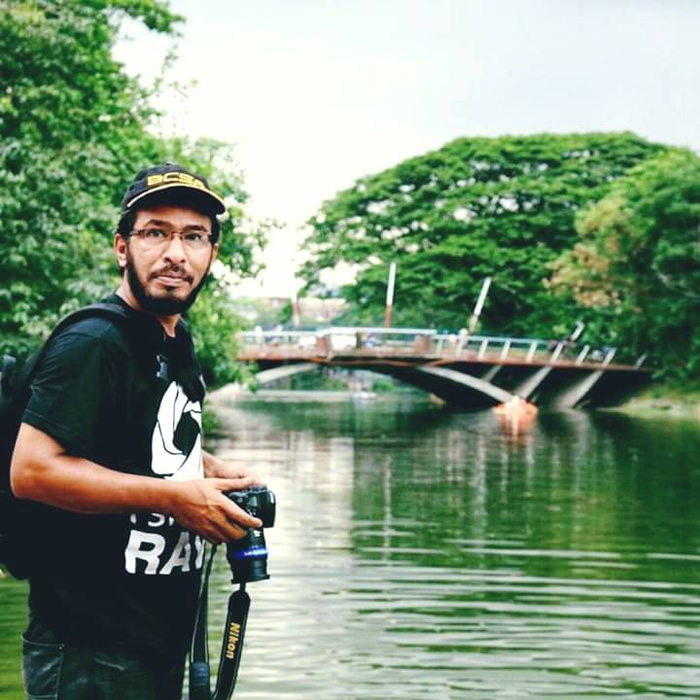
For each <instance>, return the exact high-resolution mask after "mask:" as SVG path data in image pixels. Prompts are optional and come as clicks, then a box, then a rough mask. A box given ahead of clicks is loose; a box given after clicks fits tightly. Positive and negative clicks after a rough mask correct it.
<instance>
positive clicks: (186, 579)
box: [11, 164, 261, 700]
mask: <svg viewBox="0 0 700 700" xmlns="http://www.w3.org/2000/svg"><path fill="white" fill-rule="evenodd" d="M224 210H225V205H224V202H223V201H222V199H221V198H220V197H219V196H218V195H217V194H215V193H214V192H213V191H211V190H210V189H209V185H208V183H207V181H206V180H205V179H204V178H203V177H199V176H197V175H194V174H192V173H190V172H187V171H186V170H185V169H184V168H182V167H180V166H177V165H173V164H165V165H162V166H158V167H154V168H150V169H147V170H144V171H142V172H140V173H139V174H138V175H137V176H136V178H135V180H134V182H133V183H132V184H131V185H130V186H129V188H128V189H127V192H126V195H125V197H124V201H123V204H122V214H121V219H120V221H119V225H118V228H117V232H116V234H115V237H114V249H115V253H116V257H117V261H118V263H119V266H120V268H121V270H122V272H123V277H122V281H121V285H120V287H119V289H118V290H117V292H116V293H115V294H114V295H112V296H111V297H110V298H108V299H107V300H106V301H107V302H109V303H113V304H117V305H121V306H122V307H123V308H124V309H125V310H126V312H127V318H126V319H125V320H114V319H110V318H107V317H103V316H99V317H98V316H94V317H89V318H86V319H83V320H80V321H78V322H76V323H75V324H73V325H71V326H69V327H68V328H67V329H65V330H63V331H62V332H60V333H59V334H58V336H57V337H56V338H55V339H54V340H53V341H52V343H51V345H50V347H49V350H48V352H47V354H46V356H45V358H44V360H43V362H42V364H41V367H40V370H39V372H38V374H37V376H36V379H35V380H34V383H33V384H32V397H31V400H30V402H29V405H28V406H27V409H26V412H25V414H24V418H23V423H22V426H21V428H20V433H19V436H18V439H17V443H16V446H15V451H14V455H13V461H12V467H11V482H12V488H13V491H14V492H15V494H16V495H17V496H18V497H19V498H22V499H28V500H29V501H33V502H35V503H32V504H31V507H32V508H34V509H35V513H34V514H33V516H32V517H33V520H32V528H31V529H32V531H33V533H35V535H36V536H35V538H34V539H35V541H34V542H33V543H32V551H33V560H34V562H35V564H34V565H33V570H32V572H31V574H30V595H29V610H30V614H29V624H28V627H27V630H26V633H25V638H24V650H23V651H24V678H25V685H26V689H27V694H28V696H29V697H30V698H39V697H41V698H57V699H58V700H82V699H85V700H99V699H101V698H104V699H105V700H111V699H112V698H129V699H136V700H153V699H156V698H157V699H158V700H175V699H176V698H180V697H181V694H182V682H183V672H184V665H185V656H186V651H187V648H188V646H189V640H190V637H191V634H192V628H193V620H194V614H195V608H196V602H197V597H198V588H199V583H200V572H201V568H202V560H203V556H204V552H203V548H204V545H203V540H208V541H210V542H215V543H220V542H225V541H228V540H230V539H233V538H240V537H242V536H243V534H244V532H245V530H244V528H249V527H260V526H261V523H260V521H259V520H257V519H256V518H253V517H251V516H250V515H248V514H247V513H246V512H245V511H243V510H242V509H240V508H239V507H238V506H236V505H235V504H234V503H233V502H232V501H231V500H230V499H229V498H227V497H226V496H225V495H224V493H225V492H227V491H231V490H241V489H245V488H248V487H250V486H252V485H256V484H259V483H260V482H259V479H258V478H257V477H256V476H255V475H254V474H253V473H252V472H250V471H249V470H246V469H240V468H231V467H229V466H227V465H226V464H224V463H223V462H222V461H221V460H219V459H217V458H215V457H214V456H213V455H210V454H208V453H207V452H205V451H204V450H203V449H202V446H201V406H202V400H203V396H204V391H203V387H202V383H201V380H200V373H199V368H198V366H197V363H196V359H195V357H194V352H193V348H192V343H191V339H190V336H189V334H188V332H187V329H186V328H185V326H184V323H183V322H182V321H181V320H180V316H181V314H182V313H183V312H184V311H186V310H187V308H189V306H190V305H191V304H192V303H193V302H194V300H195V298H196V297H197V294H198V292H199V290H200V289H201V287H202V285H203V284H204V281H205V278H206V275H207V273H208V272H209V269H210V267H211V264H212V263H213V261H214V260H215V259H216V256H217V252H218V247H219V244H218V237H219V224H218V221H217V218H216V216H217V214H220V213H223V211H224ZM205 476H206V477H208V478H204V477H205Z"/></svg>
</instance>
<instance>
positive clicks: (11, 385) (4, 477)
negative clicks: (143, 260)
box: [0, 303, 131, 578]
mask: <svg viewBox="0 0 700 700" xmlns="http://www.w3.org/2000/svg"><path fill="white" fill-rule="evenodd" d="M95 316H103V317H106V318H109V319H111V320H113V321H114V322H115V323H120V322H122V321H125V320H126V319H129V318H130V317H131V313H130V312H129V310H128V309H126V308H125V307H123V306H121V305H119V304H108V303H98V304H91V305H90V306H86V307H84V308H82V309H78V311H74V312H73V313H71V314H68V316H65V317H64V318H63V319H62V320H61V321H59V323H58V325H57V326H56V327H55V328H54V329H53V331H52V333H51V335H50V336H49V338H48V340H47V341H46V342H45V343H44V345H43V346H42V347H41V348H40V349H39V350H38V351H37V352H36V353H35V354H34V355H33V356H32V357H30V358H29V360H27V362H26V363H25V364H24V365H22V367H18V365H17V362H16V361H15V358H14V357H11V356H9V355H5V356H4V357H3V359H2V366H1V367H0V565H2V566H3V567H4V568H5V569H7V570H8V571H9V572H10V573H11V574H12V575H13V576H14V577H15V578H26V577H27V576H28V575H29V572H30V566H31V552H29V551H28V547H26V546H23V532H25V527H28V526H30V525H31V523H30V519H31V511H32V507H33V505H34V504H32V503H31V502H30V501H23V500H21V499H18V498H15V496H14V494H13V493H12V489H11V488H10V463H11V461H12V453H13V451H14V447H15V441H16V440H17V433H18V432H19V427H20V424H21V422H22V416H23V414H24V409H25V408H26V406H27V404H28V403H29V398H30V396H31V390H30V387H31V384H32V381H34V377H35V375H36V373H37V370H38V369H39V366H40V364H41V361H42V359H43V357H44V355H45V354H46V350H47V348H48V346H49V343H50V342H51V340H52V339H53V338H54V337H55V336H56V335H57V334H58V333H59V332H60V331H62V330H64V329H65V328H67V327H68V326H70V325H72V324H74V323H77V322H78V321H81V320H83V319H85V318H90V317H95Z"/></svg>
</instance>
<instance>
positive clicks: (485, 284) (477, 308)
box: [469, 277, 491, 333]
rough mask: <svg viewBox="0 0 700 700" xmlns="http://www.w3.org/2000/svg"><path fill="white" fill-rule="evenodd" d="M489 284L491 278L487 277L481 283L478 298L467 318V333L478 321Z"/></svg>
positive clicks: (471, 330) (472, 329) (471, 331)
mask: <svg viewBox="0 0 700 700" xmlns="http://www.w3.org/2000/svg"><path fill="white" fill-rule="evenodd" d="M490 286H491V278H490V277H487V278H486V279H485V280H484V282H483V284H482V285H481V292H479V298H478V299H477V302H476V306H475V307H474V311H472V315H471V318H470V319H469V333H473V332H474V329H475V328H476V324H477V323H478V322H479V316H481V309H483V307H484V302H485V301H486V295H487V294H488V293H489V287H490Z"/></svg>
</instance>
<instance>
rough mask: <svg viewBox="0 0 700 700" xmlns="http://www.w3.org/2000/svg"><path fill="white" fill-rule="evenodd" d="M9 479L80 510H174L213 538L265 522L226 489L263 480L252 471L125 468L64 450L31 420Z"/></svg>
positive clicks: (36, 496) (29, 493)
mask: <svg viewBox="0 0 700 700" xmlns="http://www.w3.org/2000/svg"><path fill="white" fill-rule="evenodd" d="M218 461H220V460H218ZM10 479H11V485H12V490H13V492H14V494H15V495H16V496H17V497H18V498H24V499H29V500H33V501H39V502H41V503H46V504H48V505H50V506H54V507H56V508H62V509H64V510H69V511H73V512H76V513H88V514H93V513H94V514H99V513H132V512H139V511H142V512H149V513H150V512H152V513H163V514H166V515H172V516H173V517H174V518H175V520H177V522H178V523H180V525H182V526H183V527H185V528H187V529H188V530H191V531H192V532H196V533H197V534H198V535H201V536H202V537H204V538H205V539H207V540H209V541H210V542H215V543H221V542H227V541H229V540H231V539H237V538H240V537H242V536H243V535H244V534H245V532H244V530H243V529H242V528H247V527H253V528H259V527H260V526H261V523H260V521H259V520H258V519H257V518H253V517H252V516H250V515H249V514H248V513H246V512H245V511H244V510H243V509H242V508H239V507H238V506H237V505H236V504H235V503H233V501H231V500H230V499H229V498H227V497H226V496H224V495H223V492H225V491H240V490H242V489H245V488H249V487H250V486H253V485H254V484H256V483H259V481H258V480H257V478H256V477H254V476H252V475H250V474H247V475H246V474H241V475H240V476H234V477H233V478H224V479H220V478H210V479H193V480H190V481H172V480H166V479H158V478H155V477H150V476H139V475H136V474H124V473H122V472H118V471H114V470H112V469H107V468H106V467H103V466H101V465H99V464H96V463H95V462H91V461H89V460H87V459H82V458H79V457H73V456H71V455H68V454H66V452H65V450H64V449H63V447H62V446H61V444H60V443H58V442H56V440H54V439H53V438H52V437H51V436H50V435H47V434H46V433H44V432H43V431H41V430H38V429H37V428H34V427H32V426H30V425H28V424H27V423H23V424H22V426H21V427H20V431H19V435H18V436H17V442H16V444H15V451H14V454H13V457H12V466H11V468H10Z"/></svg>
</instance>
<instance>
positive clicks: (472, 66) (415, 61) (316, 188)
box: [116, 0, 700, 296]
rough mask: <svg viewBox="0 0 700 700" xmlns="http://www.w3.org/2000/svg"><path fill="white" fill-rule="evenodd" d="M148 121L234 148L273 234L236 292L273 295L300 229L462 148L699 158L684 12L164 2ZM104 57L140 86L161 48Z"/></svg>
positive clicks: (479, 0) (698, 78) (546, 1)
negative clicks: (449, 149)
mask: <svg viewBox="0 0 700 700" xmlns="http://www.w3.org/2000/svg"><path fill="white" fill-rule="evenodd" d="M171 8H172V9H173V11H175V12H176V13H178V14H182V15H184V16H185V18H186V22H185V23H184V26H182V27H181V31H182V37H181V38H180V39H179V41H178V43H177V49H176V50H177V54H178V55H179V61H178V63H177V64H176V69H175V70H174V71H172V73H171V75H173V76H176V77H177V78H178V79H179V80H181V81H182V82H185V83H186V82H189V81H191V80H196V81H197V84H196V85H195V86H193V87H191V88H190V89H189V90H188V91H187V97H186V98H183V96H182V95H181V94H176V93H171V94H169V95H167V96H166V97H164V102H163V104H162V105H161V106H163V107H164V108H165V109H166V110H167V111H168V113H169V115H170V121H171V123H172V128H174V129H175V130H176V131H177V132H178V133H180V134H183V133H187V134H190V135H192V136H208V137H213V138H217V139H220V140H224V141H228V142H232V143H235V144H236V146H237V148H236V151H237V154H238V159H239V161H240V164H241V167H242V169H243V171H244V174H245V183H246V189H247V190H248V191H249V192H250V194H251V196H252V202H251V205H250V207H249V211H250V213H252V214H253V215H254V216H257V217H261V218H263V217H275V218H278V219H281V220H282V221H285V222H286V223H287V228H286V229H285V230H284V231H283V232H282V233H280V234H279V235H278V236H277V237H276V238H275V240H274V241H273V242H272V245H271V246H270V249H269V250H268V251H267V253H266V255H265V261H266V265H267V267H268V269H267V271H266V273H264V276H263V279H262V280H260V281H259V282H258V284H257V285H254V286H251V285H247V286H246V288H245V290H244V291H245V293H252V292H258V293H261V292H262V293H267V294H271V295H281V296H285V295H286V296H289V295H290V294H291V293H292V292H293V290H294V289H295V288H297V287H298V286H299V284H298V283H296V282H295V281H294V276H293V275H294V266H295V265H294V259H295V249H296V245H297V243H298V242H299V241H300V239H301V237H302V235H301V233H300V227H301V226H302V224H303V222H304V221H305V220H307V219H308V218H310V217H311V216H312V215H313V214H314V213H315V212H316V211H317V209H318V208H319V206H320V205H321V203H322V202H323V201H324V200H326V199H330V198H332V197H333V196H334V194H335V193H336V192H338V191H340V190H342V189H345V188H347V187H349V186H350V185H351V184H352V183H353V181H354V180H355V179H357V178H359V177H362V176H364V175H368V174H371V173H375V172H378V171H380V170H383V169H385V168H388V167H392V166H393V165H396V164H397V163H399V162H400V161H402V160H404V159H406V158H410V157H412V156H416V155H420V154H422V153H425V152H427V151H430V150H434V149H437V148H439V147H440V146H442V145H444V144H445V143H447V142H448V141H451V140H453V139H455V138H458V137H461V136H499V135H503V134H528V133H540V132H543V131H549V132H559V133H561V132H570V131H621V130H631V131H634V132H636V133H637V134H638V135H640V136H643V137H646V138H648V139H651V140H655V141H660V142H664V143H669V144H674V145H681V146H689V147H691V148H694V149H695V150H700V118H699V115H700V39H699V37H700V0H258V1H257V2H256V1H253V0H171ZM127 34H128V38H127V39H126V40H125V41H124V42H122V43H121V44H120V45H119V46H118V47H117V51H116V55H117V58H118V59H119V60H122V61H124V62H125V64H126V66H127V69H128V70H129V71H130V72H132V73H134V74H140V75H142V76H143V78H144V80H145V81H146V82H148V80H149V79H150V78H152V76H153V75H154V68H156V67H158V66H159V65H160V63H161V62H162V57H163V56H164V54H165V52H166V50H167V48H168V46H169V45H170V43H171V42H170V41H169V40H167V41H165V40H161V39H159V38H158V37H154V36H152V35H149V36H148V37H145V36H144V33H143V32H140V31H138V30H137V29H135V28H134V27H132V26H129V27H128V28H127Z"/></svg>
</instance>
